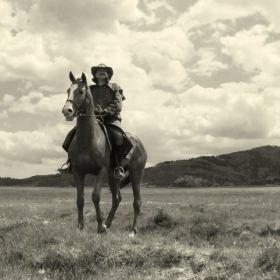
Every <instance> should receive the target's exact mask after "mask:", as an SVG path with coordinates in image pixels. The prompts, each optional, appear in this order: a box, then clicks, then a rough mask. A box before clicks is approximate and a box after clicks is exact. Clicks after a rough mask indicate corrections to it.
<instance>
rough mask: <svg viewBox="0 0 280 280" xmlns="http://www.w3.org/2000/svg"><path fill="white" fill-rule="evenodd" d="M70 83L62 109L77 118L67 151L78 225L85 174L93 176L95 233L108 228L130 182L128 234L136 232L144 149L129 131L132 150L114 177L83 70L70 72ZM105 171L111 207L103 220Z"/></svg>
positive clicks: (81, 221)
mask: <svg viewBox="0 0 280 280" xmlns="http://www.w3.org/2000/svg"><path fill="white" fill-rule="evenodd" d="M69 78H70V80H71V82H72V84H71V85H70V88H69V89H68V90H67V93H68V98H67V100H66V102H65V105H64V107H63V109H62V113H63V115H64V116H65V119H66V120H67V121H73V120H74V118H75V117H77V125H76V135H75V136H74V138H73V140H72V142H71V145H70V148H69V150H68V156H69V159H70V160H71V162H72V174H73V177H74V181H75V186H76V188H77V208H78V228H79V229H80V230H82V229H83V228H84V217H83V208H84V178H85V175H86V174H92V175H95V176H96V180H95V185H94V189H93V192H92V202H93V203H94V206H95V211H96V220H97V223H98V227H97V232H98V233H105V232H107V230H108V229H109V228H110V226H111V224H112V221H113V218H114V215H115V213H116V210H117V208H118V206H119V203H120V202H121V200H122V197H121V193H120V189H121V188H122V187H124V186H126V185H128V184H129V183H131V186H132V190H133V196H134V201H133V208H134V220H133V225H132V228H131V231H130V234H129V236H131V237H133V236H134V235H135V234H136V233H137V220H138V216H139V213H140V207H141V204H142V203H141V197H140V185H141V180H142V176H143V172H144V168H145V164H146V161H147V152H146V150H145V147H144V145H143V143H142V142H141V140H140V139H139V138H138V137H137V136H135V135H132V134H130V133H126V134H127V136H128V138H129V139H131V140H133V141H134V142H135V145H134V147H133V149H132V150H131V153H132V154H131V156H130V158H129V159H125V160H126V163H125V164H126V167H127V168H126V169H127V172H126V176H125V177H124V178H122V179H115V178H114V167H115V166H114V160H113V153H112V151H111V147H110V145H109V143H108V141H107V139H106V136H105V134H104V131H103V130H102V128H101V126H100V123H99V121H98V119H97V117H96V115H95V113H94V102H93V98H92V95H91V91H90V89H89V87H88V84H87V79H86V76H85V74H84V73H82V75H81V78H77V79H76V78H75V76H74V75H73V73H72V72H70V73H69ZM104 172H106V173H107V177H108V183H109V188H110V190H111V194H112V206H111V210H110V212H109V215H108V217H107V219H106V221H105V223H103V214H102V212H101V209H100V205H99V202H100V193H101V188H102V186H101V178H102V175H106V173H105V174H104Z"/></svg>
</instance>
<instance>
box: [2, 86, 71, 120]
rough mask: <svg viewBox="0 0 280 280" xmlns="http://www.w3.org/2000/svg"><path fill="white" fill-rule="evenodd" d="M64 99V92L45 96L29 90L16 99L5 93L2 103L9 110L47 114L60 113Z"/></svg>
mask: <svg viewBox="0 0 280 280" xmlns="http://www.w3.org/2000/svg"><path fill="white" fill-rule="evenodd" d="M65 99H66V94H57V95H51V96H48V97H45V96H44V95H43V94H42V93H41V92H34V91H30V92H29V93H28V94H27V95H23V96H21V97H20V98H19V99H18V100H15V97H14V96H12V95H9V94H5V96H4V98H3V104H4V105H5V106H6V107H8V111H9V112H25V113H29V114H39V115H40V114H42V115H49V114H50V113H52V114H53V113H54V114H58V113H61V108H62V107H63V104H64V102H65Z"/></svg>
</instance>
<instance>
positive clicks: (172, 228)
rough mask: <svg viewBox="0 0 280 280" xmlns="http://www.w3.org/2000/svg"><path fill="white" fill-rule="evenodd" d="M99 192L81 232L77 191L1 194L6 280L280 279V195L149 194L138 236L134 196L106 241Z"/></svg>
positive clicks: (0, 270)
mask: <svg viewBox="0 0 280 280" xmlns="http://www.w3.org/2000/svg"><path fill="white" fill-rule="evenodd" d="M91 191H92V190H91V189H89V188H87V189H86V190H85V199H86V203H85V209H84V213H85V229H84V230H83V231H82V232H80V231H79V230H77V228H76V227H77V210H76V202H75V200H76V190H75V189H74V188H73V189H70V188H69V189H68V188H67V189H66V188H31V187H30V188H29V187H1V188H0V252H1V254H0V279H9V280H14V279H44V280H46V279H67V280H68V279H153V280H154V279H206V280H214V279H273V280H274V279H280V276H279V275H280V207H279V206H280V205H279V199H280V187H251V188H246V187H239V188H236V187H235V188H215V189H213V188H207V189H205V188H204V189H173V188H142V195H141V196H142V203H143V205H142V208H141V215H140V217H139V231H138V234H137V235H136V237H135V238H129V237H128V234H129V229H130V227H131V225H132V219H133V207H132V201H133V197H132V191H131V189H130V188H126V189H123V190H122V197H123V200H122V202H121V204H120V206H119V209H118V210H117V213H116V216H115V219H114V221H113V224H112V227H111V229H110V230H109V232H108V234H106V235H97V233H96V231H97V222H96V220H95V211H94V207H93V203H92V202H91ZM101 201H102V205H101V206H102V210H103V212H104V214H105V216H106V215H107V213H108V212H109V209H110V206H111V195H110V194H109V193H108V189H103V190H102V195H101Z"/></svg>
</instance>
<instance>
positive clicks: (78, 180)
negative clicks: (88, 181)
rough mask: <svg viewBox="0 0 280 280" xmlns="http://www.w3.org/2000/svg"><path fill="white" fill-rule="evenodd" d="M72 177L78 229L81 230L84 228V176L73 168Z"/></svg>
mask: <svg viewBox="0 0 280 280" xmlns="http://www.w3.org/2000/svg"><path fill="white" fill-rule="evenodd" d="M73 176H74V180H75V185H76V188H77V208H78V228H79V229H80V230H82V229H83V228H84V213H83V211H84V203H85V201H84V179H85V175H84V174H80V173H78V172H77V171H75V170H74V168H73Z"/></svg>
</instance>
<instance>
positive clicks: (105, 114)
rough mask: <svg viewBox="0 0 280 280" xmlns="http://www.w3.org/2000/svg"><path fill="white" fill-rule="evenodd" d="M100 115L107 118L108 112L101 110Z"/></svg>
mask: <svg viewBox="0 0 280 280" xmlns="http://www.w3.org/2000/svg"><path fill="white" fill-rule="evenodd" d="M100 115H102V116H103V117H108V116H109V115H110V114H109V112H108V110H107V109H105V110H102V111H101V112H100Z"/></svg>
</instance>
